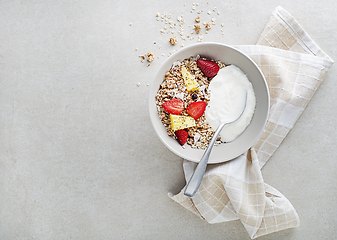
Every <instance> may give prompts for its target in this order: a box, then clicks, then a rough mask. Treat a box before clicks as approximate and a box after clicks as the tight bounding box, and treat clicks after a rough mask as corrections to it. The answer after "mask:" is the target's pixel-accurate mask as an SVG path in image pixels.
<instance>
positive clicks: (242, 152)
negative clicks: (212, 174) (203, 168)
mask: <svg viewBox="0 0 337 240" xmlns="http://www.w3.org/2000/svg"><path fill="white" fill-rule="evenodd" d="M210 45H216V46H220V47H225V48H229V49H231V50H233V51H236V52H238V53H240V54H241V55H243V56H244V57H245V58H247V59H248V60H249V61H250V62H251V63H252V64H253V65H254V66H255V68H256V69H257V70H258V72H259V74H260V75H261V78H262V80H263V83H264V86H265V88H266V98H267V102H266V104H267V107H266V111H267V112H266V114H265V118H264V119H263V127H262V128H261V130H260V131H259V134H256V136H255V137H254V138H252V141H250V142H251V143H250V144H249V146H248V147H245V148H244V151H241V152H240V153H238V154H236V155H235V156H234V157H233V158H231V159H223V160H216V161H212V159H211V157H210V159H209V160H210V161H209V162H208V163H209V164H216V163H221V162H226V161H230V160H232V159H235V158H236V157H238V156H240V155H242V154H244V153H245V152H246V151H247V150H248V149H249V148H251V147H252V146H253V145H254V144H255V143H256V142H257V140H258V139H259V138H260V136H261V134H262V132H263V129H264V128H265V126H266V123H267V120H268V116H269V110H270V109H269V108H270V93H269V88H268V84H267V81H266V79H265V76H264V74H263V73H262V71H261V69H260V67H259V66H258V65H257V64H256V63H255V62H254V61H253V60H252V59H251V58H250V57H249V56H248V55H246V54H245V53H243V52H242V51H240V50H239V49H237V48H235V47H233V46H230V45H226V44H223V43H217V42H203V43H195V44H191V45H189V46H187V47H184V48H182V49H179V50H178V51H176V52H175V53H173V54H172V55H171V56H169V57H168V58H167V59H166V60H165V61H164V62H163V63H162V64H161V65H160V67H159V68H158V70H157V71H156V73H155V75H154V77H153V79H152V82H151V84H150V89H149V93H148V111H149V116H150V120H151V124H152V127H153V128H154V130H155V132H156V135H157V136H158V138H159V139H160V141H161V142H162V143H163V144H164V146H165V147H166V148H168V149H169V150H170V151H171V152H173V153H174V154H176V155H177V156H179V157H181V158H183V159H186V160H189V161H192V162H199V161H200V158H201V157H200V158H199V159H195V158H191V157H189V156H186V155H184V154H181V153H179V152H177V151H176V150H175V149H174V148H173V147H172V146H171V145H170V144H168V143H167V142H166V141H165V140H164V139H163V138H162V136H161V135H160V134H159V132H158V131H157V130H156V126H155V123H154V117H155V116H153V113H152V111H153V110H152V109H151V106H152V105H151V98H152V95H151V93H152V91H151V90H152V89H153V87H154V83H155V80H156V79H157V77H158V74H159V73H160V72H161V71H162V68H163V67H164V66H165V65H167V63H168V62H171V61H172V59H173V62H175V61H180V59H178V57H176V56H177V55H179V54H181V52H184V51H188V50H189V49H191V48H196V47H207V46H210ZM186 58H187V57H186ZM220 60H221V59H220ZM173 62H172V63H173ZM171 65H172V64H171ZM166 71H168V70H166ZM163 80H164V79H163ZM157 91H158V89H156V92H157ZM154 103H155V102H154ZM155 107H156V111H155V115H156V117H157V118H158V119H159V121H160V118H159V116H158V112H157V105H156V103H155ZM152 108H153V106H152ZM254 114H255V113H254ZM160 122H161V121H160ZM162 126H163V128H165V127H164V125H162ZM248 126H249V125H248ZM247 128H248V127H247ZM165 131H166V129H165ZM245 131H246V130H245ZM167 136H168V135H167ZM169 138H172V137H169ZM172 139H173V138H172ZM173 140H174V139H173ZM185 145H186V144H185ZM180 147H181V146H180ZM188 147H189V146H188ZM193 150H196V151H200V150H201V151H203V152H204V151H205V150H203V149H193Z"/></svg>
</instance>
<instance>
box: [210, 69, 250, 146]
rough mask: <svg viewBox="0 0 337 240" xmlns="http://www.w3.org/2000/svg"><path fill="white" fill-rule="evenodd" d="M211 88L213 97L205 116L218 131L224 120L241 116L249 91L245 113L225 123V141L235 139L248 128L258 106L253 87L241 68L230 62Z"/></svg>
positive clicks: (223, 131)
mask: <svg viewBox="0 0 337 240" xmlns="http://www.w3.org/2000/svg"><path fill="white" fill-rule="evenodd" d="M208 90H209V91H210V94H211V99H210V101H209V103H208V106H207V108H206V111H205V116H206V120H207V122H208V123H209V124H210V125H211V127H212V128H213V130H214V131H215V130H216V129H217V127H218V126H219V123H220V119H233V117H234V118H235V116H239V115H240V113H241V110H242V106H243V105H244V101H245V100H246V91H247V104H246V108H245V110H244V112H243V114H242V116H241V117H240V118H239V119H238V120H237V121H235V122H233V123H231V124H228V125H226V126H224V128H223V130H222V131H221V133H220V137H221V141H222V142H230V141H233V140H234V139H236V138H237V137H238V136H239V135H240V134H241V133H242V132H243V131H244V130H245V129H246V127H247V126H248V125H249V123H250V121H251V119H252V117H253V114H254V110H255V105H256V99H255V94H254V90H253V86H252V84H251V82H250V81H249V80H248V78H247V76H246V75H245V74H244V73H243V72H242V71H241V69H240V68H238V67H236V66H234V65H230V66H227V67H224V68H222V69H220V71H219V72H218V74H217V75H216V76H215V77H214V78H213V79H212V81H211V83H210V85H209V87H208Z"/></svg>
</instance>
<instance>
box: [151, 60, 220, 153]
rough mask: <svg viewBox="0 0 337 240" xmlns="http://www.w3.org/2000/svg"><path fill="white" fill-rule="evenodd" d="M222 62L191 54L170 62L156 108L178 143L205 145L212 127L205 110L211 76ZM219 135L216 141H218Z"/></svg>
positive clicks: (209, 138) (210, 137) (208, 99)
mask: <svg viewBox="0 0 337 240" xmlns="http://www.w3.org/2000/svg"><path fill="white" fill-rule="evenodd" d="M223 67H225V64H224V63H222V62H221V61H218V60H207V59H203V58H200V56H192V57H190V58H189V59H185V60H183V61H181V62H180V61H177V62H175V63H173V65H172V67H171V69H170V70H168V71H167V72H166V74H165V77H164V80H163V82H162V83H161V85H160V88H159V90H158V92H157V94H156V104H157V110H158V114H159V117H160V120H161V122H162V123H163V125H164V126H165V128H166V130H167V133H168V135H169V136H171V137H173V138H175V139H177V140H178V141H179V143H180V144H181V145H184V144H185V143H187V144H189V145H190V146H191V147H192V148H200V149H205V148H206V147H207V146H208V143H209V141H210V140H211V139H212V137H213V134H214V131H213V129H212V127H211V126H210V125H209V124H208V123H207V121H206V117H205V114H204V111H205V108H206V105H207V104H208V102H209V101H210V93H209V91H208V87H209V84H210V82H211V80H212V78H213V77H214V76H215V75H216V74H217V72H218V71H219V69H221V68H223ZM220 143H221V141H220V137H218V139H217V141H216V144H220Z"/></svg>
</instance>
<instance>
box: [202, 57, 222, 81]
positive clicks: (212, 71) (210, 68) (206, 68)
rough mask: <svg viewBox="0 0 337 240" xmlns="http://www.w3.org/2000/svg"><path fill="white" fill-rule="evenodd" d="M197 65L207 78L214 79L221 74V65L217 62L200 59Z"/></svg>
mask: <svg viewBox="0 0 337 240" xmlns="http://www.w3.org/2000/svg"><path fill="white" fill-rule="evenodd" d="M197 65H198V66H199V67H200V69H201V71H202V72H203V73H204V74H205V75H206V77H214V76H215V75H217V74H218V72H219V69H220V67H219V65H218V64H217V63H215V62H212V61H208V60H203V59H198V60H197Z"/></svg>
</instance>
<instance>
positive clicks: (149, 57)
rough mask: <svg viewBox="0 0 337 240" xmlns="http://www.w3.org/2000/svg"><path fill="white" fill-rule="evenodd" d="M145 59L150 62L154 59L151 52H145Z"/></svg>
mask: <svg viewBox="0 0 337 240" xmlns="http://www.w3.org/2000/svg"><path fill="white" fill-rule="evenodd" d="M146 60H147V61H148V62H152V61H153V60H154V57H153V54H152V52H148V53H147V54H146Z"/></svg>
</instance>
